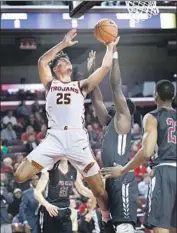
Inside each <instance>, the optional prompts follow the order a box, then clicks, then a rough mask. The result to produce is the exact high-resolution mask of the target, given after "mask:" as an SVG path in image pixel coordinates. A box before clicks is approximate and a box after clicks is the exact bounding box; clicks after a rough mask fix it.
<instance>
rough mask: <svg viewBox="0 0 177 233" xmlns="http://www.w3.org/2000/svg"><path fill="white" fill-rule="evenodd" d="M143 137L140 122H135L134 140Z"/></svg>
mask: <svg viewBox="0 0 177 233" xmlns="http://www.w3.org/2000/svg"><path fill="white" fill-rule="evenodd" d="M141 137H142V132H141V128H140V126H139V124H137V123H135V124H134V125H133V129H132V140H134V141H135V140H140V139H141Z"/></svg>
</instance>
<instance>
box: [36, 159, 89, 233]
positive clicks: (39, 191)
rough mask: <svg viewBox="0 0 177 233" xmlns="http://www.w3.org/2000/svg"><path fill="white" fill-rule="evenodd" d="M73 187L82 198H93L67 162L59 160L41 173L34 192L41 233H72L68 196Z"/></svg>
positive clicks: (78, 175)
mask: <svg viewBox="0 0 177 233" xmlns="http://www.w3.org/2000/svg"><path fill="white" fill-rule="evenodd" d="M47 185H48V187H47ZM74 186H76V188H77V190H78V192H79V193H80V194H82V195H83V196H86V197H89V198H93V194H92V192H91V191H90V190H89V189H88V188H86V187H85V186H84V185H83V183H82V181H81V178H80V174H79V173H77V170H76V169H75V168H74V167H73V166H72V165H71V164H70V163H68V162H67V160H60V161H59V162H57V163H56V164H55V165H54V168H53V169H52V170H51V171H45V170H44V171H43V172H42V175H41V178H40V180H39V183H38V185H37V187H36V189H35V192H34V195H35V198H36V199H37V200H38V201H39V203H40V204H41V205H42V207H41V208H40V218H39V220H40V226H41V233H50V232H51V233H72V223H71V219H70V215H71V211H70V209H69V205H70V201H69V196H70V195H71V193H72V189H73V187H74ZM46 187H47V191H48V194H47V195H46V196H47V197H46V199H45V198H44V196H43V192H44V191H45V190H46Z"/></svg>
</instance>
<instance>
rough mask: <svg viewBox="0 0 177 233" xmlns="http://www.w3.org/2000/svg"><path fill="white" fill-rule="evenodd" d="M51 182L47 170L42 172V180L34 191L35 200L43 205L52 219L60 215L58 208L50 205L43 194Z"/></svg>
mask: <svg viewBox="0 0 177 233" xmlns="http://www.w3.org/2000/svg"><path fill="white" fill-rule="evenodd" d="M48 181H49V173H48V171H47V170H46V169H44V170H43V171H42V175H41V177H40V180H39V182H38V184H37V186H36V188H35V190H34V197H35V199H36V200H37V201H38V202H39V203H40V204H41V205H43V206H44V207H45V208H46V210H47V211H48V213H49V215H50V216H51V217H53V216H57V215H58V207H57V206H54V205H52V204H50V203H49V202H48V201H47V200H46V199H45V198H44V196H43V192H44V190H45V188H46V186H47V184H48Z"/></svg>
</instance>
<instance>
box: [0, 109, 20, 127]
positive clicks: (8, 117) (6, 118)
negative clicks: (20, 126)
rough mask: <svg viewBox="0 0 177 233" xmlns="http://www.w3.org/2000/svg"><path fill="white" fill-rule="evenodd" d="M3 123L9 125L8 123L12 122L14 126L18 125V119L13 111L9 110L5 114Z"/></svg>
mask: <svg viewBox="0 0 177 233" xmlns="http://www.w3.org/2000/svg"><path fill="white" fill-rule="evenodd" d="M2 123H3V124H4V125H7V124H8V123H11V124H12V125H13V126H14V125H17V119H16V118H15V117H14V116H13V111H11V110H10V111H8V112H7V115H5V116H4V117H3V119H2Z"/></svg>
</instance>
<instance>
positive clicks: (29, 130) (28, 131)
mask: <svg viewBox="0 0 177 233" xmlns="http://www.w3.org/2000/svg"><path fill="white" fill-rule="evenodd" d="M31 134H33V135H34V136H35V137H36V133H35V132H34V128H33V127H32V126H31V125H28V126H27V127H26V132H24V133H22V135H21V141H23V142H24V143H27V141H28V137H29V135H31Z"/></svg>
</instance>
